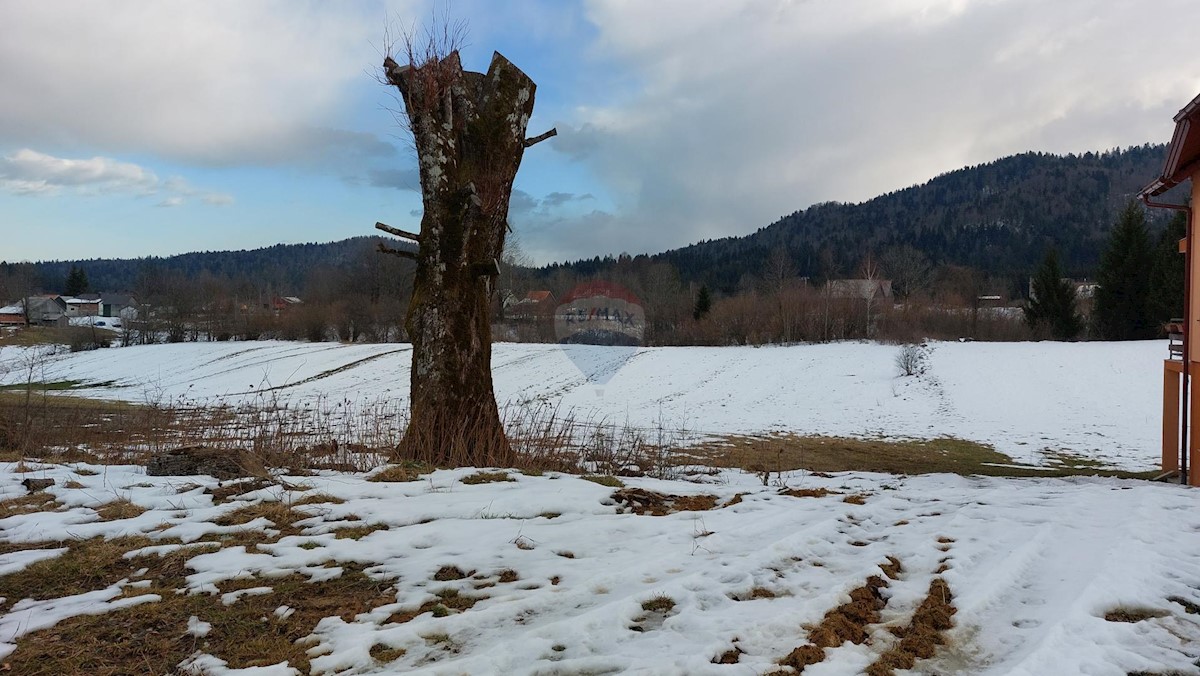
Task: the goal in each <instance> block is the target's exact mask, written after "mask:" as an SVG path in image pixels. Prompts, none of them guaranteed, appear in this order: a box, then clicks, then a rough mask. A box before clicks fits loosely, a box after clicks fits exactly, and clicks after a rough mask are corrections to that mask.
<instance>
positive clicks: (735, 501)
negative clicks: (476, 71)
mask: <svg viewBox="0 0 1200 676" xmlns="http://www.w3.org/2000/svg"><path fill="white" fill-rule="evenodd" d="M745 495H746V494H745V493H738V494H737V495H735V496H733V497H732V498H729V500H728V501H727V502H726V503H725V504H723V505H721V509H724V508H726V507H732V506H734V505H740V504H741V503H742V497H743V496H745Z"/></svg>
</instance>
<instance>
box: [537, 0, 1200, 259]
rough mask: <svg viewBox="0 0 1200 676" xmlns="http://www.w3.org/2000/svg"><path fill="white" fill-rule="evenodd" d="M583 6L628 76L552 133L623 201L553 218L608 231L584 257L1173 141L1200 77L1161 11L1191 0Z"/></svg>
mask: <svg viewBox="0 0 1200 676" xmlns="http://www.w3.org/2000/svg"><path fill="white" fill-rule="evenodd" d="M586 8H587V10H586V11H587V15H588V18H589V19H590V21H591V22H592V24H593V25H594V27H595V30H596V41H595V43H594V44H593V45H591V47H590V50H589V51H590V53H591V54H592V55H593V56H594V58H595V59H597V62H598V63H597V66H598V67H602V68H604V69H605V70H606V71H609V72H621V73H623V74H624V80H623V84H624V87H623V88H620V90H619V92H618V93H617V94H608V93H605V94H603V95H601V94H597V95H594V98H593V99H592V100H591V101H580V102H579V105H578V107H577V108H576V110H575V111H574V113H572V114H571V115H570V119H567V120H564V121H561V122H559V124H558V129H559V132H560V135H559V137H558V138H557V139H556V144H555V145H554V148H555V149H556V150H557V151H558V152H562V153H565V154H566V155H568V156H569V157H571V158H574V159H575V160H577V161H578V162H580V163H582V164H583V165H584V166H585V167H586V168H587V169H588V170H589V171H590V172H591V173H592V174H593V175H595V176H597V177H598V178H599V180H600V181H601V182H602V183H603V184H604V187H605V188H606V191H605V192H606V196H607V197H608V198H609V199H611V200H612V201H613V203H614V207H613V212H612V213H613V215H614V216H615V218H613V219H611V220H609V221H606V222H605V223H604V227H601V228H597V220H596V217H591V218H577V219H574V220H568V221H567V222H564V223H561V224H559V225H558V229H557V230H556V231H555V232H554V234H553V235H552V236H554V237H557V238H560V241H563V242H564V243H565V242H570V243H572V247H584V246H587V247H592V248H587V249H583V248H567V247H564V248H563V250H562V254H563V255H570V256H576V255H589V256H590V255H594V254H603V253H608V252H619V251H622V250H628V251H656V250H662V249H665V248H670V247H674V246H681V245H684V244H687V243H690V242H693V241H696V240H699V239H703V238H709V237H719V236H724V235H730V234H745V233H749V232H753V231H754V230H755V229H757V228H759V227H762V226H764V225H766V224H768V223H770V222H772V221H774V220H775V219H777V218H779V217H780V216H782V215H784V214H787V213H790V212H792V211H795V210H797V209H802V208H805V207H807V206H808V205H810V204H813V203H816V202H821V201H827V200H839V201H859V200H864V199H869V198H870V197H873V196H875V195H877V194H880V193H883V192H886V191H889V190H894V189H898V188H902V187H905V186H908V185H911V184H914V183H918V182H922V181H924V180H927V179H928V178H931V177H933V176H935V175H937V174H938V173H941V172H945V171H949V170H953V169H956V168H959V167H962V166H964V165H968V164H975V163H979V162H985V161H990V160H992V159H996V158H997V157H1001V156H1004V155H1008V154H1012V153H1017V152H1022V151H1026V150H1043V151H1050V152H1082V151H1085V150H1101V149H1106V148H1111V147H1114V146H1117V145H1131V144H1141V143H1144V142H1147V141H1160V142H1161V141H1166V140H1167V139H1168V138H1169V137H1170V134H1171V128H1172V124H1171V121H1170V119H1171V115H1172V114H1173V113H1174V112H1175V110H1177V109H1178V108H1179V107H1181V106H1182V105H1183V104H1185V103H1186V102H1187V101H1188V100H1189V99H1190V98H1191V97H1192V96H1193V95H1195V94H1196V92H1197V91H1200V79H1198V78H1197V75H1196V73H1195V72H1194V69H1193V68H1192V66H1191V65H1190V64H1189V63H1188V62H1187V60H1186V59H1181V58H1179V55H1181V54H1189V53H1192V51H1193V46H1192V44H1191V36H1190V34H1189V33H1188V32H1187V31H1184V30H1178V29H1172V28H1170V27H1164V25H1163V23H1162V22H1163V20H1164V17H1171V19H1170V21H1171V23H1172V24H1174V25H1176V26H1179V25H1188V24H1189V23H1192V22H1195V21H1200V5H1197V4H1196V3H1192V2H1187V1H1186V0H1165V1H1164V2H1161V3H1157V4H1156V5H1155V7H1154V10H1153V11H1148V10H1147V8H1146V7H1145V6H1144V5H1142V4H1139V3H1131V2H1124V1H1122V0H1106V1H1105V2H1095V1H1094V0H1062V2H1055V3H1045V2H1040V1H1038V0H981V1H978V2H964V1H962V0H896V1H895V2H888V3H877V2H871V1H869V0H844V1H842V2H789V1H786V0H784V1H780V2H769V3H768V2H750V1H744V2H722V3H695V2H688V1H684V0H663V1H660V2H653V3H630V2H625V1H622V0H590V1H589V2H588V3H587V5H586ZM1034 18H1036V20H1032V19H1034ZM598 91H604V92H608V91H609V90H608V89H607V88H606V89H604V90H598ZM600 96H604V98H600ZM566 229H570V230H572V231H573V232H572V233H571V234H569V235H568V234H566V232H565V231H566ZM547 236H551V235H549V234H547ZM527 241H528V240H527ZM531 248H532V247H531Z"/></svg>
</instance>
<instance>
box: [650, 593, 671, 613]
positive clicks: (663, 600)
mask: <svg viewBox="0 0 1200 676" xmlns="http://www.w3.org/2000/svg"><path fill="white" fill-rule="evenodd" d="M674 608H675V599H673V598H671V597H670V596H667V595H665V594H659V595H658V596H655V597H654V598H652V599H649V600H647V601H642V610H644V611H646V612H648V613H669V612H671V610H672V609H674Z"/></svg>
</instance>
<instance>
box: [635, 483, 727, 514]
mask: <svg viewBox="0 0 1200 676" xmlns="http://www.w3.org/2000/svg"><path fill="white" fill-rule="evenodd" d="M612 498H613V500H614V501H616V502H617V504H619V505H623V506H624V507H625V510H626V511H629V512H633V513H634V514H640V515H643V516H645V515H649V516H666V515H668V514H674V513H675V512H707V511H709V510H711V509H716V507H717V497H716V496H715V495H668V494H666V493H656V492H655V491H648V490H646V489H644V488H623V489H621V490H619V491H617V492H616V493H613V496H612Z"/></svg>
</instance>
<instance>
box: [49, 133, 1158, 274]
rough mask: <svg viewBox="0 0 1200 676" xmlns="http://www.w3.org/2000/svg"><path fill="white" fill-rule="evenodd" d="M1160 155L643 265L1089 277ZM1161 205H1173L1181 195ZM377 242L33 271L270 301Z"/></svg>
mask: <svg viewBox="0 0 1200 676" xmlns="http://www.w3.org/2000/svg"><path fill="white" fill-rule="evenodd" d="M1165 154H1166V147H1165V146H1163V145H1144V146H1140V147H1132V148H1129V149H1126V150H1119V151H1117V150H1114V151H1108V152H1102V153H1085V154H1083V155H1067V156H1059V155H1049V154H1045V153H1024V154H1021V155H1015V156H1012V157H1006V158H1003V159H999V160H996V161H994V162H989V163H987V164H982V165H979V166H974V167H968V168H965V169H959V170H957V171H953V172H950V173H948V174H943V175H941V176H938V177H936V178H934V179H931V180H929V181H927V182H926V183H923V184H921V185H916V186H913V187H910V188H905V189H904V190H899V191H896V192H891V193H888V194H886V195H881V196H879V197H876V198H874V199H872V200H868V201H866V202H862V203H860V204H842V203H835V202H829V203H824V204H817V205H814V206H811V207H809V208H807V209H804V210H801V211H796V212H794V213H791V214H788V215H787V216H784V217H783V218H781V219H779V220H778V221H776V222H775V223H772V224H770V225H768V226H766V227H763V228H761V229H759V230H758V231H757V232H755V233H753V234H750V235H747V236H744V237H728V238H724V239H717V240H707V241H702V242H699V243H697V244H693V245H691V246H687V247H684V248H681V249H675V250H672V251H667V252H664V253H660V254H655V255H652V256H649V257H648V258H649V259H652V260H655V261H660V262H667V263H671V264H672V265H674V266H675V267H676V268H677V269H678V271H679V274H680V277H681V278H682V280H683V281H685V282H686V281H697V282H706V283H707V284H708V285H709V286H710V287H712V288H714V289H716V290H720V291H725V292H730V291H733V290H735V289H736V288H737V287H738V286H739V283H740V282H744V281H746V279H748V278H750V277H753V276H755V275H759V274H761V273H762V272H763V270H764V269H766V267H767V261H768V260H769V259H772V258H773V259H774V260H778V259H779V257H780V255H781V254H782V255H785V256H786V257H787V258H788V259H790V266H789V267H790V269H791V270H792V271H794V273H795V274H798V275H801V276H808V277H813V278H817V279H822V278H828V277H853V276H857V275H858V273H859V268H860V266H861V264H862V261H863V260H864V258H865V257H866V256H867V255H868V254H871V256H872V257H873V258H875V259H878V260H887V258H888V256H887V254H888V253H889V251H890V252H892V254H893V258H894V254H895V253H896V251H898V250H899V247H902V246H911V247H914V248H916V249H918V250H920V251H921V252H922V253H923V254H924V255H925V256H927V257H928V259H929V261H930V262H931V263H932V264H934V265H964V266H970V267H973V268H977V269H980V270H983V271H985V272H987V273H989V274H992V275H995V276H998V277H1006V278H1009V279H1012V280H1018V279H1025V278H1028V275H1029V273H1030V271H1031V270H1032V269H1033V268H1034V267H1035V266H1036V265H1037V263H1038V261H1039V260H1040V259H1041V258H1042V256H1043V255H1044V253H1045V250H1046V247H1047V246H1049V245H1053V246H1055V247H1056V248H1057V249H1058V251H1059V253H1060V255H1061V258H1062V260H1063V263H1064V265H1065V267H1066V270H1067V273H1068V274H1070V275H1072V276H1076V277H1086V276H1091V275H1092V274H1094V271H1095V266H1096V263H1097V261H1098V260H1099V257H1100V251H1101V249H1102V247H1103V245H1104V239H1105V236H1106V235H1107V233H1108V230H1109V228H1110V227H1111V226H1112V223H1113V221H1114V219H1115V217H1116V214H1117V211H1118V210H1119V208H1120V207H1121V206H1122V205H1123V204H1124V203H1125V202H1126V201H1127V200H1129V199H1131V198H1132V197H1134V196H1135V195H1136V194H1137V192H1138V190H1139V189H1140V188H1141V187H1142V186H1144V185H1146V184H1147V183H1149V182H1150V180H1151V179H1152V178H1154V177H1155V176H1158V175H1159V173H1160V172H1161V171H1162V166H1163V160H1164V158H1165ZM1167 198H1168V199H1171V198H1174V201H1180V200H1181V196H1180V195H1168V196H1167ZM1149 217H1150V219H1151V223H1152V224H1154V225H1155V227H1158V225H1159V224H1161V223H1163V222H1165V220H1166V217H1167V214H1164V213H1163V212H1162V211H1161V210H1151V211H1150V212H1149ZM377 241H379V240H378V238H374V237H356V238H353V239H348V240H343V241H340V242H332V243H328V244H280V245H276V246H272V247H268V248H265V249H256V250H253V251H221V252H199V253H188V254H182V255H179V256H170V257H164V258H142V259H133V260H89V261H63V262H53V263H39V264H37V266H36V267H37V276H38V277H39V278H40V279H39V281H41V282H42V286H43V287H44V288H46V289H47V290H57V288H58V287H59V286H61V284H62V280H64V279H65V278H66V275H67V272H68V271H69V269H70V266H71V265H72V264H79V265H81V266H82V267H83V268H84V269H85V270H86V272H87V275H88V278H89V280H90V282H91V288H93V289H99V290H109V291H116V290H123V291H136V290H137V289H138V288H139V287H144V286H145V285H146V284H147V279H153V278H154V277H155V276H160V275H169V276H170V275H173V276H182V277H185V278H188V279H193V280H195V279H201V278H205V277H211V278H216V279H224V280H230V281H235V282H244V283H250V284H253V285H255V286H257V287H259V288H266V289H270V290H271V291H272V292H274V293H279V294H288V293H303V292H304V291H305V290H306V288H307V287H308V286H310V285H311V282H312V279H311V273H312V272H313V271H315V270H325V271H328V272H332V273H334V274H337V273H338V271H339V270H341V271H346V270H349V269H351V268H354V267H356V266H358V267H361V265H359V264H361V263H364V262H365V261H366V260H368V259H370V258H371V257H372V256H377V254H374V253H372V251H373V249H374V248H375V243H376V242H377ZM772 254H774V256H772ZM638 258H642V256H639V257H638ZM616 264H617V261H616V260H615V259H613V258H611V257H605V258H600V257H597V258H593V259H588V260H581V261H575V262H571V263H564V264H556V265H551V266H549V267H547V268H544V269H542V270H541V271H540V272H541V274H542V275H543V276H544V277H545V278H546V279H548V278H549V277H550V276H552V274H553V273H555V272H568V273H572V274H571V276H574V275H581V276H591V275H597V274H599V275H603V274H606V273H607V272H611V271H612V269H613V266H615V265H616ZM883 274H885V275H886V274H887V271H886V270H884V271H883Z"/></svg>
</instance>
